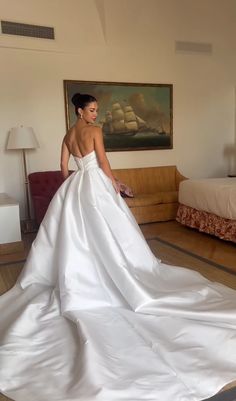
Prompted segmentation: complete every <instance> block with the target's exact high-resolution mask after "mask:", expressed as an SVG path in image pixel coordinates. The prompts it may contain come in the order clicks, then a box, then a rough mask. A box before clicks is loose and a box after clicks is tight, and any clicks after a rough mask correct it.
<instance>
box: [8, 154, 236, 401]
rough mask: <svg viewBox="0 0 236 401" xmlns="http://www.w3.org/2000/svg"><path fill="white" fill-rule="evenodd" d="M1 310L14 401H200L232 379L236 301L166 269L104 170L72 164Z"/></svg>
mask: <svg viewBox="0 0 236 401" xmlns="http://www.w3.org/2000/svg"><path fill="white" fill-rule="evenodd" d="M75 161H76V163H77V165H78V171H76V172H74V173H73V174H72V175H71V176H70V177H69V178H68V179H67V180H66V181H65V182H64V183H63V185H62V186H61V187H60V189H59V190H58V192H57V193H56V195H55V196H54V198H53V200H52V202H51V204H50V206H49V209H48V211H47V214H46V216H45V218H44V220H43V222H42V224H41V226H40V229H39V232H38V235H37V237H36V239H35V241H34V243H33V245H32V248H31V252H30V254H29V256H28V259H27V262H26V265H25V267H24V269H23V271H22V274H21V275H20V277H19V279H18V281H17V284H16V285H15V286H14V287H13V288H12V289H11V290H10V291H8V292H7V293H5V294H4V295H3V296H2V297H1V298H0V319H1V329H0V345H1V350H0V391H1V392H2V393H3V394H5V395H7V396H8V397H10V398H12V399H13V400H16V401H144V400H147V401H197V400H202V399H205V398H208V397H210V396H212V395H213V394H215V393H216V392H218V391H219V390H220V389H221V388H222V387H223V386H224V385H225V384H226V383H229V382H231V381H233V380H235V379H236V292H235V291H234V290H232V289H229V288H227V287H225V286H223V285H221V284H217V283H212V282H210V281H208V280H206V279H205V278H203V277H202V276H201V275H200V274H198V273H197V272H194V271H191V270H188V269H184V268H181V267H174V266H169V265H166V264H164V263H161V262H160V261H159V260H158V259H156V257H155V256H154V255H153V254H152V252H151V250H150V249H149V247H148V245H147V243H146V241H145V239H144V238H143V235H142V233H141V231H140V230H139V227H138V225H137V224H136V222H135V220H134V218H133V216H132V215H131V213H130V211H129V209H128V207H127V206H126V203H125V202H124V201H123V199H122V198H121V196H120V195H118V194H117V193H116V192H115V191H114V189H113V186H112V184H111V181H110V179H109V178H108V177H107V176H106V175H105V174H104V173H103V171H102V170H101V169H100V168H99V167H98V163H97V159H96V154H95V152H94V151H93V152H91V153H89V154H88V155H86V156H85V157H83V158H75Z"/></svg>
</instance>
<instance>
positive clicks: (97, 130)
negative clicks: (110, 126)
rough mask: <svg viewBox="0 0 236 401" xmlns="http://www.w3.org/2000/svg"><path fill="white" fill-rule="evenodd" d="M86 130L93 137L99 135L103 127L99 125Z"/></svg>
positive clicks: (89, 126) (88, 127)
mask: <svg viewBox="0 0 236 401" xmlns="http://www.w3.org/2000/svg"><path fill="white" fill-rule="evenodd" d="M84 130H85V131H86V132H87V133H90V134H91V135H99V134H100V133H101V132H102V130H101V127H99V126H98V125H88V126H87V127H85V128H84Z"/></svg>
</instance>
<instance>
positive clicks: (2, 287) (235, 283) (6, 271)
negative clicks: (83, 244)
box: [0, 238, 236, 401]
mask: <svg viewBox="0 0 236 401" xmlns="http://www.w3.org/2000/svg"><path fill="white" fill-rule="evenodd" d="M148 243H149V245H150V247H151V249H152V251H153V253H154V254H155V255H156V256H158V257H159V258H160V259H161V260H162V261H163V262H164V263H168V264H171V265H175V266H184V267H187V268H190V269H193V270H197V271H199V272H200V273H201V274H202V275H204V276H205V277H207V278H208V279H210V280H212V281H219V282H221V283H222V284H225V285H227V286H229V287H231V288H234V289H236V273H232V271H231V272H230V271H229V270H228V269H227V267H225V266H222V265H219V264H217V263H215V262H211V261H209V260H206V259H204V258H202V257H199V256H197V255H195V254H193V253H191V252H189V251H186V250H183V249H181V248H179V247H178V246H175V245H172V244H170V243H167V242H166V241H164V240H161V239H158V238H152V239H151V240H149V241H148ZM23 265H24V260H20V261H14V262H8V263H5V264H3V263H1V264H0V294H2V293H4V292H5V291H7V290H8V289H10V288H11V287H12V286H13V285H14V283H15V281H16V279H17V277H18V275H19V274H20V272H21V270H22V267H23ZM235 376H236V373H235ZM208 400H209V401H236V380H235V382H234V383H231V384H230V385H228V386H226V387H225V388H224V389H223V390H222V391H221V392H220V393H218V394H216V395H215V396H214V397H211V398H209V399H208ZM0 401H12V400H11V399H10V398H7V397H5V396H4V395H1V394H0ZM32 401H35V400H33V399H32ZM48 401H50V400H48ZM173 401H174V400H173ZM205 401H206V400H205Z"/></svg>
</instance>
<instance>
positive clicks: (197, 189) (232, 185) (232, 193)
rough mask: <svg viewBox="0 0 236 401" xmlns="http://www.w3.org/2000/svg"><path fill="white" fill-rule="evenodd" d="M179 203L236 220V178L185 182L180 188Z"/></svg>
mask: <svg viewBox="0 0 236 401" xmlns="http://www.w3.org/2000/svg"><path fill="white" fill-rule="evenodd" d="M179 203H182V204H183V205H186V206H190V207H192V208H194V209H197V210H202V211H205V212H208V213H214V214H216V215H217V216H220V217H223V218H226V219H232V220H236V178H205V179H200V180H199V179H198V180H197V179H196V180H195V179H189V180H184V181H182V182H181V183H180V187H179Z"/></svg>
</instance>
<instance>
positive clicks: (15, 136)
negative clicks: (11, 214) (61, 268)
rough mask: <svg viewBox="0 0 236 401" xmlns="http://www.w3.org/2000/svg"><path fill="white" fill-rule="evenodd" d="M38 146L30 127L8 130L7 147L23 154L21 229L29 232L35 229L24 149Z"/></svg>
mask: <svg viewBox="0 0 236 401" xmlns="http://www.w3.org/2000/svg"><path fill="white" fill-rule="evenodd" d="M38 147H39V144H38V141H37V138H36V136H35V133H34V131H33V128H31V127H23V126H20V127H14V128H12V129H11V130H10V132H9V136H8V139H7V145H6V148H7V149H12V150H13V149H14V150H22V154H23V168H24V179H25V195H26V220H25V221H24V222H23V225H22V231H23V233H29V232H33V231H35V226H34V222H33V221H32V219H31V214H30V201H29V183H28V173H27V163H26V150H27V149H36V148H38Z"/></svg>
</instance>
